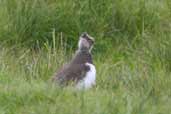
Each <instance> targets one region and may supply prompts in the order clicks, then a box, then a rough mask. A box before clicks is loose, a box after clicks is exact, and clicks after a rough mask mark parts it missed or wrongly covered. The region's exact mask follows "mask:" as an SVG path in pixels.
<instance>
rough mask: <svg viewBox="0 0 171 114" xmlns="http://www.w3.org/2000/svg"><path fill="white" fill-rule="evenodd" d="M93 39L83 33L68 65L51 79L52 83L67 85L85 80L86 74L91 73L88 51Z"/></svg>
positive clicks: (91, 61) (90, 57)
mask: <svg viewBox="0 0 171 114" xmlns="http://www.w3.org/2000/svg"><path fill="white" fill-rule="evenodd" d="M93 43H94V41H93V39H91V38H89V36H88V34H86V33H84V34H83V35H82V36H81V37H80V40H79V43H78V47H79V48H78V50H77V51H76V54H75V56H74V57H73V59H72V60H71V62H70V63H68V64H66V65H64V66H63V67H62V68H61V69H60V70H59V71H58V72H57V73H56V74H55V76H54V77H53V81H55V82H57V83H58V84H60V85H68V83H70V82H71V83H73V82H74V83H80V81H81V80H83V79H85V77H86V73H88V72H89V71H91V69H90V68H91V67H90V66H91V64H93V60H92V56H91V53H90V49H91V47H92V45H93ZM90 74H91V73H89V77H90Z"/></svg>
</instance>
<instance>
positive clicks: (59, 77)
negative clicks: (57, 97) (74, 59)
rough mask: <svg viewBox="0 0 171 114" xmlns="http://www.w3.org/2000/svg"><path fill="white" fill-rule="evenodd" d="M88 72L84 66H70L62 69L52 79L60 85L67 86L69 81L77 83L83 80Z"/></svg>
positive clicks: (87, 67) (87, 68)
mask: <svg viewBox="0 0 171 114" xmlns="http://www.w3.org/2000/svg"><path fill="white" fill-rule="evenodd" d="M89 70H90V68H89V66H87V65H85V64H70V65H68V66H65V67H63V68H62V69H61V70H60V71H59V72H58V73H57V74H56V75H55V77H54V79H55V80H56V81H58V82H59V83H60V84H68V83H69V82H70V81H72V82H73V81H74V82H78V81H79V80H81V79H83V78H84V77H85V75H86V72H88V71H89Z"/></svg>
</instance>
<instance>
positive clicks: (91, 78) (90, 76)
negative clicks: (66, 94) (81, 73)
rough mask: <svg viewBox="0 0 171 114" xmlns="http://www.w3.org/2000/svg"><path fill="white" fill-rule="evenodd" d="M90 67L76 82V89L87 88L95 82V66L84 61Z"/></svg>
mask: <svg viewBox="0 0 171 114" xmlns="http://www.w3.org/2000/svg"><path fill="white" fill-rule="evenodd" d="M86 65H87V66H89V67H90V70H89V71H88V72H87V73H86V76H85V78H83V80H81V81H80V82H78V84H77V85H76V88H78V89H89V88H91V87H92V86H93V85H95V84H96V82H95V81H96V68H95V66H94V65H93V64H90V63H86Z"/></svg>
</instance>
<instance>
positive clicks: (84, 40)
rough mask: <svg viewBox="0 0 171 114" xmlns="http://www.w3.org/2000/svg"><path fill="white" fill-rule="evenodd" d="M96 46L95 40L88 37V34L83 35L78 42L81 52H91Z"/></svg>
mask: <svg viewBox="0 0 171 114" xmlns="http://www.w3.org/2000/svg"><path fill="white" fill-rule="evenodd" d="M93 44H94V38H93V37H91V36H90V35H88V34H87V33H86V32H84V33H82V34H81V36H80V39H79V42H78V48H79V50H87V51H89V52H90V51H91V49H92V47H93Z"/></svg>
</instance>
